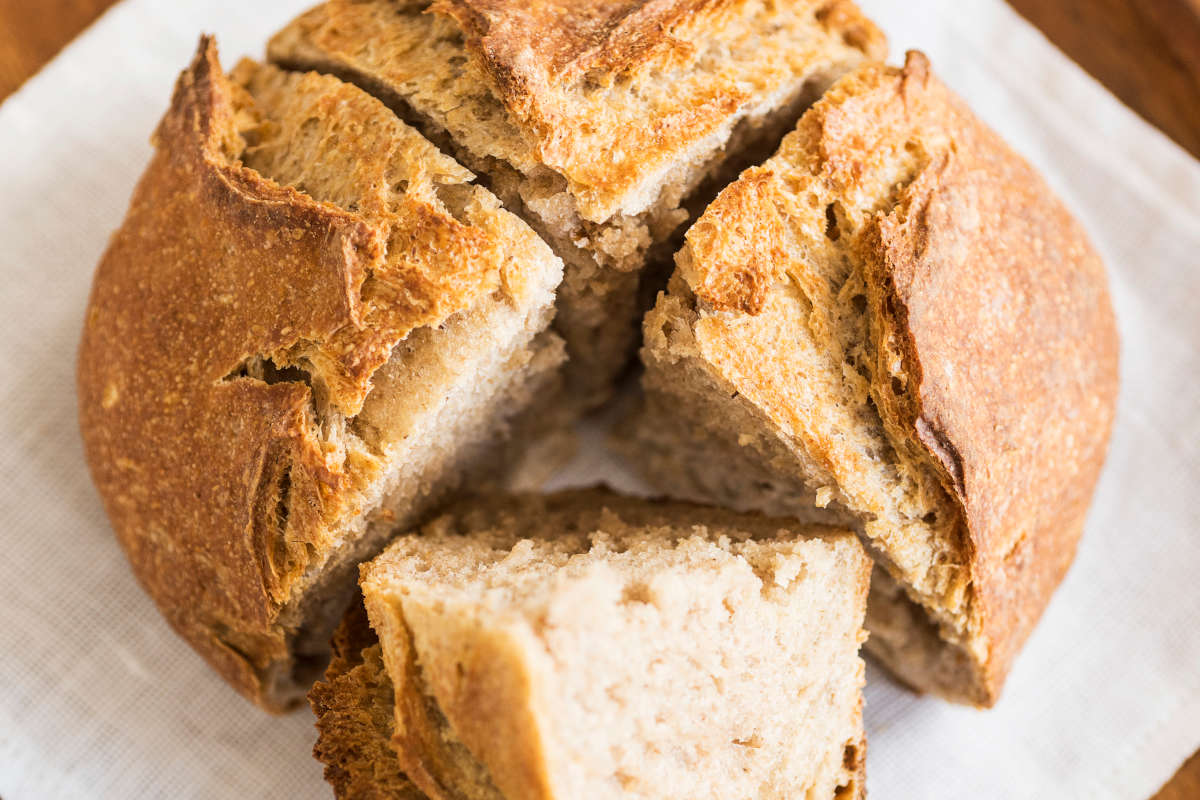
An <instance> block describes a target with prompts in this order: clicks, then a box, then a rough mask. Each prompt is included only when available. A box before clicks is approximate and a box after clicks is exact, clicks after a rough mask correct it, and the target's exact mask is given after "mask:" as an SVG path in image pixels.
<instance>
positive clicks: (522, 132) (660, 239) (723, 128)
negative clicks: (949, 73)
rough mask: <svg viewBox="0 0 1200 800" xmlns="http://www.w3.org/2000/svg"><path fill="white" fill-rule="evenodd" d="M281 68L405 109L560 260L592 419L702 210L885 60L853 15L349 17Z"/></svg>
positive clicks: (555, 6) (459, 2)
mask: <svg viewBox="0 0 1200 800" xmlns="http://www.w3.org/2000/svg"><path fill="white" fill-rule="evenodd" d="M268 52H269V56H270V58H271V60H273V61H275V62H276V63H280V64H284V65H287V66H291V67H299V68H303V69H318V70H322V71H328V72H332V73H334V74H337V75H341V76H343V77H345V78H347V79H348V80H353V81H354V82H356V83H359V84H360V85H362V86H364V87H365V88H367V89H368V90H369V91H371V92H372V93H374V94H376V95H378V96H379V97H381V98H383V99H384V100H386V101H387V102H388V103H389V105H391V106H392V107H393V108H395V109H397V111H398V113H400V114H401V115H402V116H404V117H405V118H406V119H409V120H410V121H412V122H413V124H415V125H417V126H418V127H420V128H421V129H422V130H423V131H424V132H425V133H426V135H428V136H429V137H430V138H431V139H433V140H434V141H436V142H438V143H439V144H441V145H443V146H444V147H446V148H447V149H448V150H449V151H450V152H452V153H453V154H454V155H455V156H456V157H457V158H458V159H459V160H461V161H462V162H463V163H464V164H466V165H467V166H468V167H470V168H471V169H473V170H475V171H476V172H477V173H478V174H480V175H481V176H483V178H484V179H485V180H486V181H487V182H488V185H489V187H490V188H491V189H492V190H493V191H495V192H496V194H497V195H498V196H499V197H500V198H501V199H502V200H503V201H504V203H505V205H506V206H507V207H509V208H511V209H513V210H514V211H516V212H517V213H519V214H521V215H522V216H523V218H524V219H526V221H527V222H529V224H530V225H531V226H532V227H533V228H534V229H535V230H537V231H538V233H539V234H540V235H542V236H543V238H545V239H546V241H547V242H549V243H550V244H551V246H552V247H554V249H555V251H556V252H557V253H558V254H559V255H560V256H561V257H562V258H563V260H564V262H565V263H566V265H567V274H566V278H565V281H564V284H563V290H562V292H561V293H560V302H559V316H558V318H557V320H556V325H557V329H558V330H559V331H560V332H561V333H562V335H563V336H564V338H565V339H566V342H567V347H568V351H569V353H570V356H571V363H570V365H569V366H568V381H569V384H570V385H571V387H572V390H573V391H572V394H573V396H574V397H575V398H576V399H577V401H578V402H579V403H580V404H581V405H583V406H585V407H587V406H595V405H598V404H599V403H601V402H603V400H604V399H605V398H606V397H607V396H608V394H609V392H610V390H611V384H612V382H613V379H614V378H615V377H616V376H617V374H618V373H619V372H620V371H621V369H622V368H623V367H624V366H625V365H626V363H627V362H628V360H629V359H630V357H631V356H632V353H633V351H634V350H635V348H636V341H637V334H636V331H637V324H638V321H639V320H640V317H641V311H642V306H641V305H640V303H639V298H638V290H639V285H640V284H643V283H646V282H647V281H649V282H650V283H652V284H655V283H660V282H662V281H663V280H665V277H666V275H665V272H664V270H665V271H669V264H670V258H671V255H672V254H673V253H674V251H675V250H676V249H678V240H677V239H676V238H675V234H676V232H677V231H679V230H681V226H682V225H683V224H684V223H685V222H686V221H687V220H688V217H689V210H688V209H689V208H690V207H693V206H695V205H699V206H700V207H703V204H704V203H705V202H707V200H708V199H710V198H711V197H712V195H713V194H715V192H716V190H717V189H718V188H719V187H720V186H721V185H723V184H724V183H726V182H728V181H729V180H731V179H732V178H733V177H734V176H736V174H737V172H738V171H739V170H740V169H742V168H743V167H745V166H748V165H749V164H751V163H757V162H758V161H761V160H762V158H765V157H766V156H767V155H768V154H769V153H770V152H771V151H773V150H774V148H775V147H776V145H777V144H778V142H779V139H780V138H781V137H782V135H783V134H784V133H785V132H786V131H787V130H788V129H789V128H790V127H791V126H792V124H793V123H794V121H795V119H796V118H797V117H798V116H799V114H800V112H801V110H802V109H803V108H804V107H805V106H807V105H808V104H809V103H811V102H812V101H813V100H814V99H815V98H816V97H817V96H819V94H820V92H821V91H822V90H823V89H824V88H825V87H826V86H828V85H829V83H830V82H831V81H832V80H833V79H834V78H836V77H837V76H838V75H840V74H841V73H842V72H845V71H846V70H848V69H850V68H852V67H853V66H855V65H857V64H858V63H860V62H861V61H862V60H864V59H865V58H870V57H876V58H880V57H883V55H884V53H885V44H884V39H883V36H882V35H881V34H880V33H879V31H878V30H877V29H876V28H875V27H874V25H872V24H871V23H870V22H869V21H868V20H867V19H866V18H865V17H863V16H862V14H861V13H860V12H859V11H858V9H857V7H856V6H854V4H853V3H852V2H849V0H834V1H833V2H829V1H828V0H826V1H824V2H815V1H814V0H804V1H802V2H789V3H775V2H760V0H738V2H732V3H730V2H695V1H694V0H670V1H669V2H646V1H645V0H625V1H623V2H606V3H559V2H549V1H548V0H532V2H509V1H508V0H505V1H504V2H494V1H493V0H488V2H478V1H477V0H439V2H432V3H430V2H394V1H392V0H370V1H369V2H355V1H353V0H332V2H327V3H324V4H322V5H320V6H317V7H316V8H314V9H313V10H311V11H310V12H308V13H306V14H305V15H303V16H301V17H300V18H299V19H297V20H296V21H295V22H294V23H292V24H291V25H290V26H288V27H287V28H286V29H285V30H283V31H281V32H280V33H279V34H278V35H277V36H276V37H274V39H272V41H271V44H270V47H269V51H268ZM656 266H657V267H658V268H657V269H656V268H655V267H656ZM647 270H648V271H647ZM654 288H655V289H656V288H657V286H654Z"/></svg>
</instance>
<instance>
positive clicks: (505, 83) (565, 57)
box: [432, 0, 885, 219]
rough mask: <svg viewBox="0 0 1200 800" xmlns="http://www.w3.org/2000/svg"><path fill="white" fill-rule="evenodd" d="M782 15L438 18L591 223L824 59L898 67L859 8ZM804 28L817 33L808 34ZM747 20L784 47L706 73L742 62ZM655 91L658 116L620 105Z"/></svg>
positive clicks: (488, 9) (674, 4) (692, 10)
mask: <svg viewBox="0 0 1200 800" xmlns="http://www.w3.org/2000/svg"><path fill="white" fill-rule="evenodd" d="M779 8H780V9H782V8H786V9H787V11H788V13H787V14H780V13H778V10H779V9H773V8H772V4H770V3H762V2H759V0H606V2H602V3H572V4H567V5H564V4H562V3H558V2H554V1H553V0H532V2H526V1H524V0H436V2H435V3H434V4H433V6H432V10H433V11H435V12H438V13H442V14H446V15H448V16H450V17H453V18H454V19H455V20H456V21H457V22H458V24H459V25H460V26H461V27H462V29H463V32H464V33H465V35H466V42H467V46H468V48H469V49H470V50H471V52H472V54H473V57H474V60H475V63H476V64H477V66H478V67H479V69H480V71H481V72H482V73H483V74H484V75H485V76H486V77H487V78H488V80H489V83H490V84H491V86H492V88H493V90H494V91H495V92H496V94H497V96H498V98H499V99H500V101H501V102H502V103H503V104H504V105H505V107H506V108H507V109H508V111H509V112H510V113H511V114H512V115H513V116H514V117H515V119H517V120H518V121H519V122H520V123H521V125H522V127H523V128H524V130H525V132H526V136H527V138H529V139H530V140H531V141H532V142H533V143H534V144H535V147H536V150H537V152H538V154H539V156H540V157H541V159H542V161H543V163H545V164H547V165H548V166H550V167H552V168H554V169H556V170H558V171H559V172H561V173H562V174H563V175H565V176H566V177H567V179H568V180H569V181H570V183H571V184H572V186H573V188H574V189H575V193H576V194H577V196H578V197H579V198H580V200H581V201H582V202H581V203H580V206H581V212H582V213H583V215H584V217H585V218H589V219H597V218H603V217H605V216H608V215H609V214H611V213H612V212H613V211H615V210H617V208H618V206H619V203H614V200H616V199H617V198H619V197H620V196H621V195H623V194H625V193H627V192H629V191H632V190H634V188H635V187H636V186H637V185H638V184H640V183H641V182H642V181H644V180H645V179H646V177H647V175H648V174H651V173H653V172H654V171H655V170H656V169H658V168H660V166H659V165H660V164H663V163H667V162H669V161H671V160H673V159H675V158H678V157H679V155H680V154H681V153H683V152H686V151H687V149H688V147H689V146H690V145H691V144H692V143H694V142H698V141H701V140H703V139H705V138H706V137H708V136H710V135H712V134H715V133H716V132H717V131H718V130H719V129H720V127H721V126H722V125H723V124H725V123H726V121H727V120H729V119H730V118H731V117H732V116H733V115H734V114H736V113H738V112H739V111H740V110H741V109H742V108H744V107H745V106H746V105H747V104H749V103H752V102H755V100H756V99H760V98H758V97H756V91H755V89H757V90H758V91H759V92H761V93H762V94H764V95H765V94H769V93H770V92H771V91H774V90H778V88H779V87H781V86H786V85H788V83H789V81H788V80H786V78H787V77H788V76H789V75H795V74H803V73H804V72H805V70H804V69H803V68H801V69H797V66H798V65H805V66H808V65H811V63H812V62H813V60H814V59H813V51H814V50H824V51H826V52H828V51H832V50H834V49H836V48H838V47H844V48H848V49H849V48H853V49H856V50H859V51H861V53H863V54H866V55H868V56H871V57H876V58H881V57H883V55H884V53H885V42H884V37H883V35H882V34H881V33H880V32H879V31H878V29H876V28H875V26H874V25H873V24H872V23H871V22H870V21H869V20H868V19H867V18H866V17H864V16H863V15H862V14H861V13H860V12H859V11H858V9H857V7H856V6H855V5H854V4H853V3H852V2H849V0H835V2H813V1H806V2H801V1H800V0H797V2H794V3H789V4H784V5H781V6H780V7H779ZM793 14H794V15H795V17H798V18H803V19H804V22H803V23H801V24H800V25H797V23H796V22H794V21H793V19H794V18H792V15H793ZM747 20H750V21H751V22H750V25H751V26H756V25H757V26H762V27H764V28H765V27H769V26H771V25H772V24H774V25H776V26H777V28H778V30H779V34H778V37H771V39H769V40H768V41H766V42H761V43H759V44H758V49H759V52H755V53H735V54H734V55H733V56H732V57H731V58H729V59H728V60H727V61H726V64H725V68H724V69H711V68H707V69H706V68H705V62H706V59H707V58H708V57H710V54H709V53H708V52H707V51H708V50H709V48H710V47H711V46H712V44H713V42H715V41H720V42H722V45H723V46H730V47H733V48H734V49H735V50H736V47H737V45H738V44H739V42H738V41H737V40H736V38H734V37H736V35H737V34H736V33H733V35H732V36H731V35H730V33H728V32H736V31H739V30H740V28H741V26H742V25H745V24H746V21H747ZM801 29H803V30H804V33H800V32H799V31H800V30H801ZM814 39H817V40H819V41H818V42H817V43H816V44H814V42H813V40H814ZM785 42H786V45H785V46H780V45H784V43H785ZM777 48H778V49H777ZM785 65H786V66H785ZM655 75H657V76H659V77H657V78H655V77H653V76H655ZM653 80H659V81H663V82H664V83H667V84H669V86H670V88H669V90H668V91H666V92H664V93H663V94H662V97H661V99H660V101H659V102H657V103H656V107H655V108H654V109H653V111H652V112H651V113H650V115H649V116H647V112H650V109H647V108H644V107H641V105H640V104H639V103H637V102H636V101H634V102H627V101H626V99H624V98H622V97H621V96H620V95H616V96H609V94H608V92H606V90H608V89H611V88H612V87H613V86H614V85H616V86H620V85H621V84H622V83H623V82H624V84H625V85H629V84H630V83H635V82H649V81H653ZM653 91H655V90H654V89H652V90H651V92H653ZM597 152H604V153H605V155H606V156H607V157H606V158H601V159H598V158H596V157H595V156H596V153H597Z"/></svg>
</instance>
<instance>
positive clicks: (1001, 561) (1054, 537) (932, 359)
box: [680, 53, 1118, 705]
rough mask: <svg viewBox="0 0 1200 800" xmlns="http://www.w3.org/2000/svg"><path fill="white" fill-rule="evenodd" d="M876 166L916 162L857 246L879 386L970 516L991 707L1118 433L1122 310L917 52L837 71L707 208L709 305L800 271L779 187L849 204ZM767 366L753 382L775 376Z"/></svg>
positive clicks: (977, 685) (747, 312) (1014, 166)
mask: <svg viewBox="0 0 1200 800" xmlns="http://www.w3.org/2000/svg"><path fill="white" fill-rule="evenodd" d="M897 154H899V155H897ZM883 159H891V160H893V161H895V162H897V163H900V162H903V161H904V159H911V160H913V161H914V162H915V163H916V164H917V167H916V171H915V174H914V175H913V177H912V179H911V180H909V181H906V182H904V183H903V184H901V185H900V186H898V187H884V188H889V189H891V191H892V192H894V193H895V196H894V197H887V196H884V197H883V198H881V199H878V200H877V201H876V202H879V203H880V205H878V206H876V209H877V210H876V211H875V212H873V213H872V214H871V215H870V216H869V221H868V223H867V225H866V228H865V229H864V233H862V235H861V237H860V239H858V240H857V241H859V242H861V246H857V250H855V251H854V252H853V258H855V259H857V260H858V261H859V262H860V263H861V265H862V271H863V277H864V278H865V283H866V289H867V296H868V319H869V320H870V330H869V333H868V336H869V341H868V342H867V351H868V353H869V354H870V356H871V359H872V361H873V363H872V367H873V378H872V382H871V396H872V398H873V400H874V403H875V405H876V406H877V407H878V409H879V411H880V416H881V418H882V421H883V423H884V425H885V426H886V427H887V429H888V430H889V431H890V432H892V433H893V434H894V437H893V438H894V439H897V440H899V441H901V442H905V443H906V445H905V446H906V447H908V448H909V449H910V450H911V451H912V452H914V453H917V454H919V457H920V458H921V459H922V460H923V461H925V462H928V463H929V464H930V465H931V466H933V467H934V468H935V469H936V470H937V473H938V474H939V475H940V476H941V479H942V483H943V484H944V487H945V490H946V491H947V492H948V494H949V496H950V497H952V498H953V499H954V501H955V503H956V504H957V507H958V510H959V511H960V512H961V514H962V526H963V528H965V534H964V535H965V540H966V547H967V556H968V558H969V569H970V581H971V591H972V592H973V596H974V598H975V600H974V608H973V610H972V612H971V618H970V619H969V620H968V621H967V623H966V635H967V637H968V640H969V641H968V642H967V646H968V649H969V650H971V652H973V653H975V654H977V658H978V661H977V663H975V664H974V667H973V668H974V669H975V670H976V671H977V674H976V675H975V676H974V678H973V679H972V680H971V683H972V684H973V688H972V689H971V691H970V692H969V693H967V694H966V696H967V697H969V698H970V699H971V701H973V702H975V703H977V704H979V705H991V704H992V703H994V702H995V700H996V699H997V697H998V695H999V692H1000V690H1001V687H1002V685H1003V682H1004V678H1005V676H1006V674H1007V672H1008V669H1009V667H1010V665H1011V662H1012V659H1013V657H1014V656H1015V654H1016V652H1017V651H1018V650H1019V649H1020V647H1021V645H1022V643H1023V642H1024V640H1025V638H1026V637H1027V636H1028V634H1029V632H1030V631H1031V629H1032V627H1033V626H1034V624H1035V623H1036V621H1037V620H1038V618H1039V617H1040V616H1041V613H1042V611H1043V610H1044V608H1045V606H1046V604H1047V602H1048V601H1049V598H1050V595H1051V594H1052V592H1053V590H1054V588H1055V587H1056V586H1057V585H1058V583H1059V582H1060V581H1061V579H1062V577H1063V575H1064V574H1065V572H1066V570H1067V568H1068V566H1069V564H1070V562H1071V559H1072V557H1073V554H1074V551H1075V546H1076V543H1077V541H1078V538H1079V535H1080V533H1081V530H1082V525H1083V520H1084V515H1085V513H1086V510H1087V507H1088V503H1089V501H1090V498H1091V494H1092V491H1093V488H1094V486H1095V483H1096V480H1097V478H1098V475H1099V471H1100V467H1101V465H1102V464H1103V460H1104V454H1105V451H1106V448H1107V442H1108V438H1109V434H1110V430H1111V426H1112V420H1113V413H1114V406H1115V400H1116V392H1117V351H1118V342H1117V333H1116V326H1115V319H1114V316H1113V312H1112V308H1111V305H1110V301H1109V297H1108V289H1107V280H1106V277H1105V273H1104V268H1103V265H1102V264H1101V262H1100V260H1099V257H1098V256H1097V254H1096V253H1095V251H1094V250H1093V249H1092V247H1091V245H1090V244H1089V243H1088V241H1087V237H1086V235H1085V234H1084V232H1083V231H1082V230H1081V228H1080V227H1079V225H1078V223H1076V222H1075V221H1074V219H1072V217H1071V216H1070V214H1069V213H1068V212H1067V210H1066V209H1065V207H1064V206H1063V205H1062V203H1061V202H1060V201H1059V200H1058V199H1057V198H1056V197H1055V196H1054V195H1053V193H1052V192H1051V191H1050V189H1049V188H1048V187H1047V186H1046V184H1045V182H1044V181H1043V180H1042V179H1041V178H1040V177H1039V176H1038V175H1037V174H1036V172H1035V171H1034V170H1033V169H1032V168H1031V167H1030V166H1029V165H1028V164H1027V163H1026V162H1025V161H1024V160H1023V159H1021V158H1020V157H1019V156H1017V155H1016V154H1015V153H1014V152H1013V151H1012V150H1011V149H1010V148H1009V147H1008V146H1007V145H1006V144H1004V143H1003V142H1002V141H1001V140H1000V139H999V137H997V136H996V135H995V134H994V133H992V132H991V131H990V130H989V129H987V128H986V126H984V125H983V124H982V123H980V122H979V121H978V120H977V119H975V117H974V116H973V115H972V114H971V112H970V111H969V110H968V109H967V108H966V107H965V106H964V105H963V104H962V103H961V101H959V100H958V99H957V98H956V97H954V96H953V95H952V94H951V93H950V92H949V91H948V90H947V89H946V88H945V87H944V86H943V85H942V84H941V83H940V82H939V81H938V80H937V79H936V78H934V77H933V76H932V75H931V74H930V72H929V68H928V63H927V61H926V59H925V57H924V56H923V55H921V54H919V53H910V54H909V56H908V59H907V62H906V65H905V67H904V68H903V69H892V68H887V67H883V66H882V65H870V66H866V67H863V68H861V69H860V70H858V71H857V72H855V73H852V74H851V75H848V76H846V77H845V78H843V79H842V80H841V81H839V83H838V84H836V85H835V86H834V87H833V89H831V90H830V92H829V93H827V95H826V97H825V98H824V99H823V100H822V101H821V102H819V103H818V104H817V105H816V106H814V107H813V109H812V110H810V111H809V112H808V113H807V114H806V115H805V117H804V118H803V119H802V120H801V122H800V125H799V128H798V132H797V133H796V134H793V135H792V136H791V137H789V139H788V140H785V142H784V145H783V147H782V148H781V151H780V155H779V156H777V157H776V159H774V160H772V161H771V162H768V164H767V165H765V166H764V167H762V168H759V169H754V170H750V171H748V172H747V173H746V174H745V175H744V176H743V178H742V180H741V181H739V183H738V184H734V185H733V186H732V187H730V188H729V189H727V190H726V191H725V192H724V193H723V194H722V195H721V197H719V198H718V200H717V201H716V202H714V204H713V205H712V206H710V208H709V210H708V211H707V212H706V214H705V216H704V217H703V218H702V219H701V220H700V221H699V222H698V223H697V224H696V225H695V226H694V227H693V228H692V230H691V231H690V232H689V233H688V244H689V249H688V251H687V257H686V258H683V259H681V261H680V267H681V272H682V273H683V275H684V277H685V278H686V280H687V281H688V283H689V284H690V288H691V290H692V291H693V292H694V293H695V295H696V297H697V298H698V299H699V300H700V301H701V302H702V303H703V305H704V307H705V308H706V309H708V310H709V311H707V312H706V313H711V312H716V313H718V314H720V315H722V316H721V318H722V319H724V320H726V328H728V329H729V330H731V331H732V330H735V328H736V326H737V325H739V324H743V323H748V321H749V320H750V319H751V318H752V317H753V316H754V315H756V314H758V313H760V312H761V311H762V309H763V308H764V307H765V306H766V305H767V304H768V302H769V298H771V297H772V296H774V295H773V294H772V293H773V292H778V291H781V290H780V289H779V287H780V286H783V285H785V284H786V281H788V280H796V281H803V280H804V278H803V276H797V275H791V274H785V273H786V272H787V270H786V265H787V259H786V258H781V257H779V254H778V252H777V251H779V249H780V246H779V244H778V243H779V241H780V239H781V237H783V236H785V235H786V231H785V227H784V225H783V224H782V223H781V222H780V218H779V212H777V210H776V205H775V203H776V200H775V198H776V197H781V196H783V194H785V193H786V194H788V196H789V197H792V196H795V195H800V196H802V193H801V192H800V191H799V190H797V189H795V188H794V187H793V184H790V183H789V181H793V182H794V184H795V185H796V186H800V185H806V186H807V185H811V186H819V187H821V189H820V191H823V192H827V193H828V196H829V197H832V198H834V199H835V200H836V198H838V197H843V198H854V202H855V203H858V201H859V199H861V197H863V196H864V195H871V193H872V192H876V191H879V187H877V186H873V185H868V184H866V183H864V182H863V180H862V177H861V176H863V175H867V174H877V173H878V172H879V170H878V169H876V165H877V164H878V163H880V162H881V160H883ZM801 177H802V180H801ZM814 191H816V190H814ZM779 202H780V203H782V202H783V201H782V200H781V201H779ZM809 202H810V203H811V204H812V207H813V211H814V212H815V213H813V214H811V215H805V217H806V218H805V219H803V220H800V219H796V218H795V217H794V212H793V217H792V218H791V219H789V221H788V224H789V225H796V226H808V227H812V226H819V227H820V228H822V229H824V228H825V226H826V225H828V226H829V227H828V229H827V230H826V231H825V232H824V235H826V236H828V238H831V239H836V238H837V235H838V229H837V226H838V219H837V211H836V202H834V203H831V205H830V206H829V207H828V208H827V209H826V213H827V214H828V219H824V218H821V215H820V206H821V205H823V204H824V202H823V201H818V199H817V195H816V194H813V195H810V200H809ZM860 204H861V203H860ZM780 207H781V208H782V207H783V206H780ZM809 216H811V217H812V218H811V219H808V218H807V217H809ZM808 227H805V228H804V236H805V237H808V236H809V235H810V234H811V231H809V230H808ZM822 235H823V234H822V232H821V231H820V230H818V231H817V233H816V235H815V238H821V237H822ZM804 241H809V239H808V238H805V239H804ZM805 289H806V291H808V287H805ZM817 296H819V295H817ZM730 315H732V316H730ZM738 315H743V316H742V321H743V323H738V322H734V321H731V320H736V319H737V318H738ZM765 324H767V323H764V325H765ZM739 342H740V340H738V339H737V338H736V337H734V338H730V339H729V341H724V340H722V341H721V342H719V343H718V345H719V346H723V347H725V348H727V349H731V350H736V351H738V353H739V358H740V359H741V361H740V362H739V363H744V364H753V362H754V361H755V359H757V358H759V357H764V358H768V361H769V357H767V356H766V354H757V353H754V352H749V353H747V352H745V348H744V346H743V345H741V344H739ZM718 345H714V347H716V346H718ZM746 368H747V369H749V370H751V373H753V374H755V375H757V374H758V373H757V372H754V370H755V369H757V368H756V367H753V366H750V367H746ZM763 374H764V375H765V377H760V378H755V380H761V381H763V382H765V384H766V385H767V388H768V389H770V388H771V385H772V384H771V381H773V380H775V378H773V377H771V375H770V374H769V373H763ZM796 413H803V412H802V410H797V412H796Z"/></svg>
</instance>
